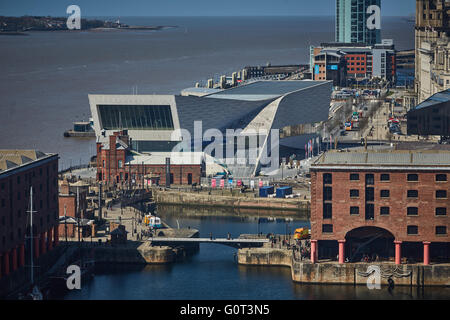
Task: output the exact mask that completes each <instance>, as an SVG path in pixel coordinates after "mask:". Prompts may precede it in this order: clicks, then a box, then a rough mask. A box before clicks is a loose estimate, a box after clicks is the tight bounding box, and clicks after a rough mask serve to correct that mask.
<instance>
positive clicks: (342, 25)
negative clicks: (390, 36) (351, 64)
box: [336, 0, 381, 45]
mask: <svg viewBox="0 0 450 320" xmlns="http://www.w3.org/2000/svg"><path fill="white" fill-rule="evenodd" d="M373 5H376V6H378V7H380V8H381V1H380V0H336V42H347V43H348V42H352V43H355V42H362V43H366V44H368V45H374V44H376V43H380V42H381V30H380V29H372V30H371V29H369V28H368V26H367V21H368V20H369V18H370V17H371V16H372V15H373V12H370V10H369V13H368V9H369V7H370V6H373Z"/></svg>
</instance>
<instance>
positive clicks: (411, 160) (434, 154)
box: [312, 150, 450, 167]
mask: <svg viewBox="0 0 450 320" xmlns="http://www.w3.org/2000/svg"><path fill="white" fill-rule="evenodd" d="M312 166H313V167H314V166H315V167H321V166H344V167H345V166H381V167H386V166H394V167H395V166H403V167H405V166H407V167H414V166H421V167H423V166H445V167H450V152H448V151H426V150H422V151H418V150H414V151H413V150H404V151H398V150H378V151H365V152H364V151H360V150H357V151H343V152H338V151H331V152H326V153H324V154H323V155H322V156H321V157H319V158H318V159H317V160H316V161H315V162H314V163H313V165H312Z"/></svg>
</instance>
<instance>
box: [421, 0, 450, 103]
mask: <svg viewBox="0 0 450 320" xmlns="http://www.w3.org/2000/svg"><path fill="white" fill-rule="evenodd" d="M415 31H416V32H415V38H416V39H415V42H416V61H415V65H416V72H415V74H416V76H415V83H416V93H417V95H418V101H419V103H420V102H423V101H425V100H426V99H428V98H429V97H430V96H432V95H434V94H436V93H438V92H440V91H443V90H447V89H450V45H449V40H450V1H449V0H417V1H416V27H415Z"/></svg>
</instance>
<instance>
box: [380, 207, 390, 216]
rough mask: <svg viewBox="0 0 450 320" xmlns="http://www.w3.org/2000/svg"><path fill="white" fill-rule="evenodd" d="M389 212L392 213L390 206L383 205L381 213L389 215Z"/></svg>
mask: <svg viewBox="0 0 450 320" xmlns="http://www.w3.org/2000/svg"><path fill="white" fill-rule="evenodd" d="M389 214H390V208H389V207H381V208H380V215H382V216H388V215H389Z"/></svg>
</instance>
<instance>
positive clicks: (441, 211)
mask: <svg viewBox="0 0 450 320" xmlns="http://www.w3.org/2000/svg"><path fill="white" fill-rule="evenodd" d="M436 215H437V216H446V215H447V208H436Z"/></svg>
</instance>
